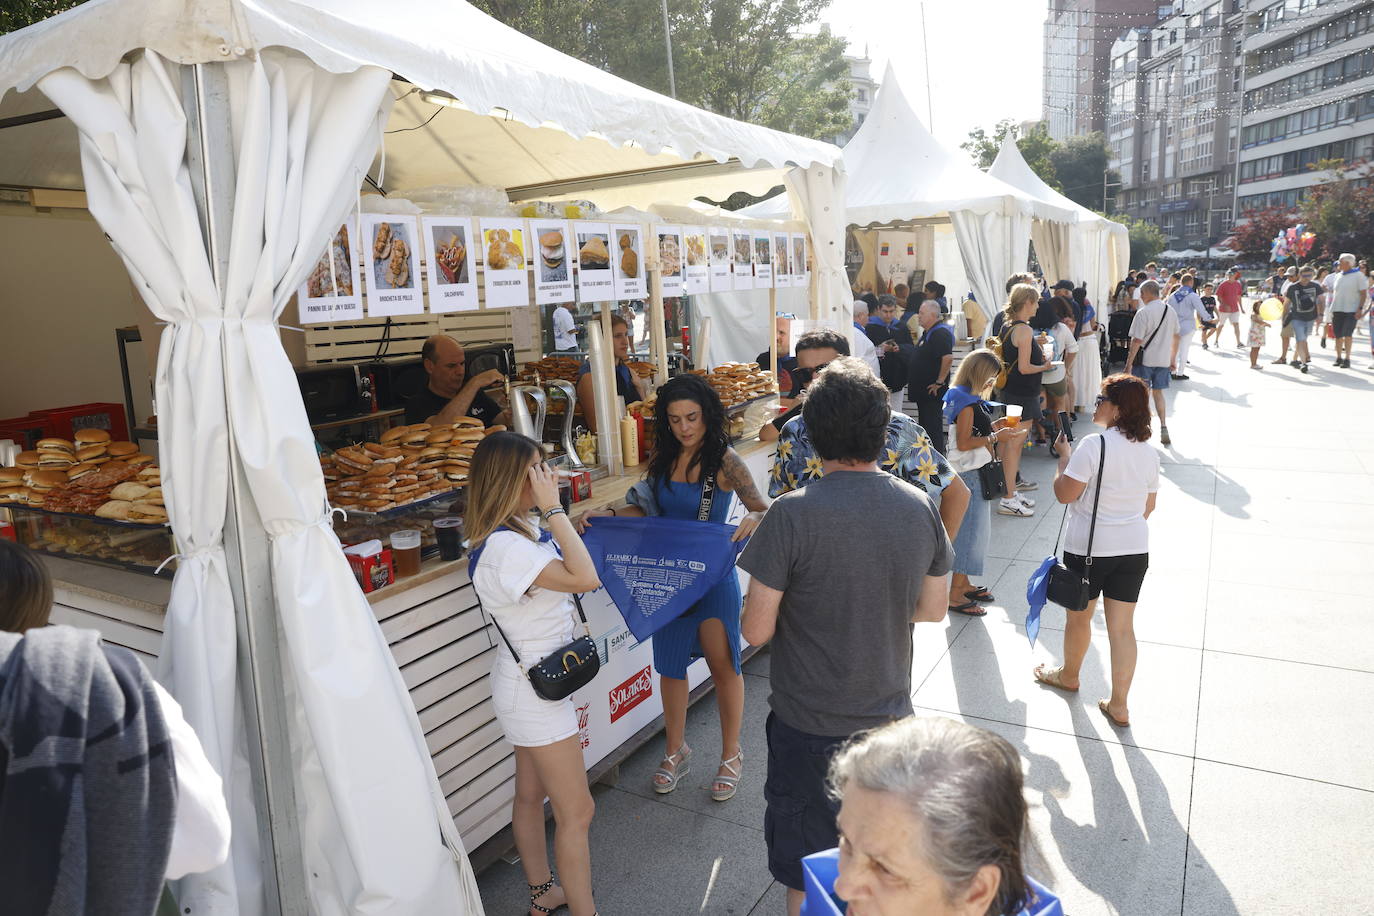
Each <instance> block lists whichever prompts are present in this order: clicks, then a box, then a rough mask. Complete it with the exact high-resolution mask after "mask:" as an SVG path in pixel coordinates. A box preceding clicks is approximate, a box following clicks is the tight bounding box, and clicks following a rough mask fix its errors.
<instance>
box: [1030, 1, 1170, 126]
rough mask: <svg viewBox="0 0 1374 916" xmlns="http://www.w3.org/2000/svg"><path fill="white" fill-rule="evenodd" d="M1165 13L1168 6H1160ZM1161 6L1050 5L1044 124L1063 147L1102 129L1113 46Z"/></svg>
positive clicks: (1148, 3)
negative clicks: (1071, 140)
mask: <svg viewBox="0 0 1374 916" xmlns="http://www.w3.org/2000/svg"><path fill="white" fill-rule="evenodd" d="M1164 6H1165V7H1166V8H1167V4H1166V5H1164ZM1160 12H1161V3H1160V0H1054V2H1052V3H1051V4H1050V8H1049V14H1048V16H1047V17H1046V19H1045V36H1044V43H1045V62H1044V106H1043V107H1044V118H1045V122H1046V125H1047V127H1048V129H1049V133H1050V136H1051V137H1053V138H1054V139H1055V140H1059V141H1064V140H1067V139H1068V138H1070V137H1079V136H1082V135H1084V134H1087V133H1091V132H1093V131H1101V130H1103V129H1104V127H1105V124H1106V118H1107V111H1106V106H1105V105H1104V104H1103V99H1104V98H1105V97H1106V94H1107V73H1108V68H1109V66H1110V63H1111V49H1112V42H1113V40H1114V39H1116V37H1117V36H1118V35H1120V34H1121V33H1122V31H1123V30H1125V29H1127V28H1130V27H1132V26H1136V25H1143V24H1147V23H1150V22H1153V21H1154V20H1155V19H1157V18H1158V17H1159V15H1160Z"/></svg>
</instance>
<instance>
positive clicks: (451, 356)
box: [406, 334, 506, 426]
mask: <svg viewBox="0 0 1374 916" xmlns="http://www.w3.org/2000/svg"><path fill="white" fill-rule="evenodd" d="M420 355H421V356H422V357H423V358H424V366H425V374H427V375H428V376H429V384H428V385H426V386H425V388H424V390H423V391H421V392H420V393H419V394H417V395H415V396H414V397H412V398H411V399H410V400H408V401H406V422H407V423H453V422H455V421H457V420H458V419H459V418H460V417H473V418H475V419H478V420H481V421H482V425H483V426H492V425H495V424H498V423H505V422H506V420H505V416H506V414H505V412H504V411H503V410H501V406H500V405H499V404H497V403H496V402H495V401H493V400H492V399H491V398H490V397H489V396H488V395H487V393H486V392H485V391H483V390H482V389H483V388H488V387H490V386H492V385H495V384H496V383H497V382H499V381H501V380H502V379H503V378H505V376H504V375H502V374H501V370H499V369H488V370H487V371H486V372H482V373H479V374H477V375H475V376H473V377H472V378H468V375H467V358H466V357H465V356H464V354H463V345H462V344H460V343H458V341H456V340H454V339H453V338H452V337H449V336H448V335H447V334H436V335H435V336H433V337H431V338H430V339H429V340H426V341H425V345H424V347H423V348H422V349H421V350H420Z"/></svg>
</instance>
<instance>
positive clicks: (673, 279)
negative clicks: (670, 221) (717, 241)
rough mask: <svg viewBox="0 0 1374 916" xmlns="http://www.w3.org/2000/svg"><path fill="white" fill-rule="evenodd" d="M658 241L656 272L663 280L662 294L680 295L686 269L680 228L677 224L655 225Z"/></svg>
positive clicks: (655, 235) (655, 236) (655, 234)
mask: <svg viewBox="0 0 1374 916" xmlns="http://www.w3.org/2000/svg"><path fill="white" fill-rule="evenodd" d="M654 238H655V239H657V242H658V273H659V277H660V278H661V279H662V281H663V295H664V296H681V295H682V293H683V288H684V283H683V281H684V271H685V270H686V260H687V259H686V257H685V255H686V251H685V250H684V242H683V235H682V229H681V228H680V227H678V226H655V227H654Z"/></svg>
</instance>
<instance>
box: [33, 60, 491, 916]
mask: <svg viewBox="0 0 1374 916" xmlns="http://www.w3.org/2000/svg"><path fill="white" fill-rule="evenodd" d="M207 66H210V67H222V68H223V70H224V76H225V80H224V84H225V86H226V87H227V93H226V95H227V109H228V118H229V121H230V127H231V131H230V134H231V137H232V144H231V145H232V157H233V173H234V183H233V187H232V189H229V196H230V197H232V200H233V213H232V222H231V224H230V226H231V228H230V235H229V238H228V239H227V241H224V243H223V248H222V252H221V254H227V261H228V263H227V269H226V270H225V272H224V274H223V276H222V278H221V283H219V284H217V283H216V280H215V276H214V274H213V273H212V271H211V267H210V263H211V261H210V253H209V252H208V251H207V250H206V246H205V244H204V242H203V237H202V234H201V231H200V225H199V219H198V216H197V208H196V201H195V196H194V193H193V190H192V181H191V173H190V169H189V168H188V165H187V162H186V148H187V139H188V128H187V121H186V117H185V115H184V101H183V99H182V88H181V87H182V80H181V76H182V73H181V68H180V67H178V66H176V65H173V64H169V63H167V62H166V61H164V60H163V59H162V58H160V57H159V56H158V55H156V54H155V53H153V52H149V51H144V52H140V53H138V54H136V55H134V56H132V57H131V58H128V59H126V61H125V62H123V63H121V64H119V65H118V66H117V67H116V68H115V70H114V71H113V72H111V73H110V74H109V75H108V76H106V77H105V78H103V79H88V78H86V77H83V76H81V75H80V74H78V73H76V72H75V71H73V70H60V71H56V72H54V73H52V74H50V75H48V76H47V77H45V78H44V79H43V80H42V81H41V83H40V88H41V89H42V90H43V91H44V92H45V93H46V94H47V95H48V96H49V97H50V98H51V99H52V100H53V102H54V103H56V104H57V105H58V106H59V107H60V108H62V110H63V111H64V112H65V113H66V114H67V115H68V116H69V117H70V118H71V120H72V121H73V123H74V124H75V125H76V127H77V129H78V131H79V133H80V139H81V150H82V167H83V173H84V177H85V184H86V189H87V198H88V201H89V206H90V210H91V213H92V215H93V216H94V217H95V218H96V220H97V221H98V222H99V223H100V225H101V227H102V228H103V229H104V230H105V232H106V233H107V234H108V235H109V236H110V238H111V240H112V242H113V244H114V246H115V248H116V250H117V251H118V252H119V254H120V256H121V257H122V258H123V260H124V262H125V264H126V266H127V267H128V269H129V272H130V274H131V276H132V277H133V278H134V280H135V283H136V284H137V285H138V287H139V289H140V290H141V292H142V293H143V295H144V297H145V299H146V300H147V302H148V305H149V307H150V308H151V309H152V310H153V312H154V313H155V314H156V315H157V316H158V317H159V318H160V319H162V320H163V321H166V322H168V327H167V328H166V330H165V331H164V332H163V337H162V341H161V349H160V353H159V359H158V374H157V381H156V387H157V397H158V405H159V412H160V417H159V422H160V428H161V437H162V438H161V448H162V450H163V451H162V456H163V462H162V463H163V467H164V485H165V489H166V491H167V502H168V513H169V516H170V517H171V519H172V524H173V530H174V531H175V533H176V535H177V537H178V542H179V544H180V545H181V551H182V561H181V563H180V564H179V568H178V571H177V574H176V578H175V580H174V582H173V593H172V601H171V604H170V605H169V607H168V612H167V622H166V635H165V637H164V644H163V649H162V657H163V662H162V672H161V673H162V675H163V677H164V679H165V681H166V683H167V685H168V687H169V688H170V689H171V691H172V693H173V694H174V695H175V696H176V697H177V698H178V700H179V701H180V702H181V704H182V706H183V707H184V708H185V710H186V714H187V718H188V720H189V721H190V722H191V724H192V725H193V726H194V727H195V729H196V731H197V733H198V734H199V735H200V736H201V739H202V741H203V742H204V743H205V745H206V749H207V751H208V752H209V755H210V759H211V762H212V763H213V764H214V765H215V767H216V769H217V771H218V772H219V773H220V775H221V778H223V779H224V781H225V787H226V792H227V793H228V795H229V797H230V810H231V814H232V815H233V819H234V842H233V847H232V851H231V857H230V861H229V862H227V863H226V864H225V865H224V866H222V867H221V868H220V869H217V870H216V871H213V872H210V873H207V874H205V875H198V876H191V877H188V878H187V879H185V880H184V881H183V882H182V885H181V887H180V888H179V895H178V897H179V902H180V904H181V906H182V907H183V908H189V910H190V912H193V913H206V914H211V913H212V914H220V913H223V914H238V913H245V914H252V913H256V912H260V911H261V906H262V890H261V876H260V873H259V866H258V856H259V854H260V853H259V850H258V848H257V845H258V844H257V831H258V828H257V822H256V821H257V818H260V817H262V816H263V815H262V813H261V812H255V811H254V809H253V795H252V786H251V783H250V781H249V778H248V772H247V767H246V764H245V762H244V761H245V760H246V757H245V756H244V755H245V748H246V738H245V733H244V727H243V722H242V721H241V715H240V713H239V710H240V708H241V703H242V702H243V698H242V694H243V691H244V690H245V689H247V685H245V684H242V683H239V682H238V680H237V668H236V664H235V651H236V649H235V644H236V631H235V621H234V609H233V601H232V596H231V594H230V591H229V584H228V575H227V571H226V565H225V556H224V549H223V531H224V514H225V511H226V499H227V481H228V479H229V459H230V456H231V454H232V455H233V456H234V457H236V458H237V460H238V462H239V464H240V466H241V467H242V469H243V473H244V476H245V477H246V481H247V493H246V499H247V500H248V501H250V502H251V503H252V505H253V507H254V508H255V509H256V511H257V514H258V515H259V516H260V518H261V520H262V524H263V527H264V528H265V529H266V533H267V536H268V539H269V544H270V564H271V578H272V582H271V588H272V592H273V597H274V599H275V606H276V609H277V611H278V614H279V633H278V636H279V640H280V645H281V656H282V657H281V663H282V668H283V674H284V679H285V683H284V685H283V687H284V692H285V695H286V703H287V709H286V716H287V723H288V729H289V730H290V732H291V740H292V748H291V752H292V753H291V759H292V779H293V783H294V791H295V795H296V805H297V813H298V815H299V822H300V834H301V837H300V838H301V854H302V857H303V859H304V865H305V873H306V880H307V883H308V888H309V896H310V909H311V911H312V912H315V913H320V914H327V916H332V914H342V913H351V912H367V913H370V914H371V913H375V914H396V916H401V914H411V913H421V912H424V913H481V912H482V910H481V903H480V900H479V898H478V896H477V892H476V887H475V882H474V880H473V877H472V873H471V869H470V866H469V865H468V863H467V860H466V856H465V855H464V851H463V848H462V843H461V840H460V839H459V837H458V835H457V831H456V830H455V828H454V826H453V823H452V820H451V818H450V817H449V815H448V811H447V807H446V805H445V804H444V800H443V795H442V793H441V792H440V790H439V786H438V781H437V779H436V778H435V775H434V771H433V767H432V766H431V764H430V761H429V758H428V752H427V750H426V749H425V746H424V742H423V735H422V734H421V732H420V728H419V722H418V719H417V718H416V715H415V711H414V708H413V706H412V705H411V703H410V698H409V696H408V694H407V693H406V691H405V687H404V685H403V683H402V682H401V679H400V674H399V672H398V671H397V669H396V666H395V663H394V662H393V660H392V658H391V656H390V653H389V651H388V648H387V645H386V641H385V639H384V638H383V636H382V633H381V631H380V628H379V627H378V626H377V622H376V618H375V617H374V616H373V614H372V611H371V608H370V606H369V605H368V603H367V601H366V599H365V598H364V596H363V595H362V593H361V592H360V591H359V589H358V587H357V585H356V583H355V581H354V579H353V577H352V574H351V573H350V571H349V569H348V566H347V563H346V562H345V560H344V558H343V554H342V552H341V550H340V546H339V543H338V540H337V538H336V537H335V536H334V533H333V531H332V529H331V527H330V523H329V508H328V505H327V502H326V497H325V490H324V480H323V477H322V476H321V473H320V468H319V463H318V461H317V459H316V453H315V447H314V439H313V435H312V433H311V430H310V428H309V423H308V421H307V419H306V416H305V411H304V407H303V405H302V403H301V401H300V398H299V397H298V396H296V394H295V392H296V390H297V384H296V380H295V376H294V372H293V370H292V367H291V365H290V362H289V361H288V359H287V357H286V355H285V353H284V351H283V350H282V347H281V343H280V339H279V336H278V334H279V332H278V330H277V327H276V319H277V317H278V316H279V315H280V313H281V310H282V308H283V307H284V306H285V304H286V303H287V301H288V300H289V298H290V296H291V294H292V291H293V290H294V289H295V288H296V287H297V286H299V284H300V283H301V282H302V281H303V280H304V278H305V276H306V274H307V272H308V271H309V270H310V268H311V266H312V265H313V264H314V262H315V261H316V259H317V258H318V257H319V255H320V253H321V252H322V251H323V250H325V247H326V244H327V242H328V239H329V238H330V237H331V236H332V234H333V232H334V231H336V229H337V227H338V226H339V224H340V223H341V222H343V220H344V219H345V218H346V217H347V215H348V213H349V212H350V211H351V209H352V208H353V206H354V203H355V201H356V195H357V188H358V186H359V183H360V180H361V176H362V174H363V172H364V170H365V169H366V168H367V166H368V165H369V163H370V162H371V161H372V158H373V156H374V154H375V152H376V150H377V148H378V145H379V143H380V141H381V130H382V126H383V124H384V123H385V120H386V117H387V114H388V113H389V109H390V105H391V96H390V93H389V92H388V84H389V79H390V73H389V72H387V71H385V70H383V69H379V68H374V67H363V68H361V69H358V70H356V71H353V72H349V73H341V74H331V73H327V72H325V71H323V70H321V69H319V68H318V67H316V66H315V65H313V64H312V63H310V62H309V61H307V60H306V59H304V58H302V57H300V56H298V55H295V54H293V53H291V52H289V51H285V50H278V49H269V50H265V51H261V52H260V53H259V54H258V55H257V57H256V58H255V59H251V60H245V61H236V62H232V63H226V64H216V65H207ZM283 394H286V395H287V396H283ZM231 450H232V451H231Z"/></svg>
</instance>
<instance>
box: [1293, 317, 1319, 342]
mask: <svg viewBox="0 0 1374 916" xmlns="http://www.w3.org/2000/svg"><path fill="white" fill-rule="evenodd" d="M1312 321H1313V319H1311V318H1309V319H1307V320H1306V321H1304V320H1303V319H1301V318H1294V319H1292V320H1291V321H1289V322H1288V325H1289V327H1291V328H1292V329H1293V337H1294V339H1296V340H1306V339H1307V338H1308V337H1310V336H1311V335H1312Z"/></svg>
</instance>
